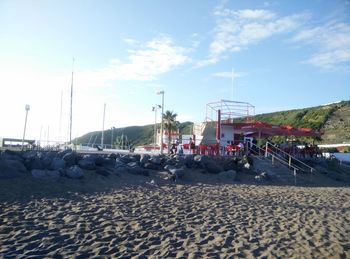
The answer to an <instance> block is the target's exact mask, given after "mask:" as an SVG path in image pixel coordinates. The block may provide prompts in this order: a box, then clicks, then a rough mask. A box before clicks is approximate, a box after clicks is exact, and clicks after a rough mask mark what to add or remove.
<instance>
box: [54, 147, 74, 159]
mask: <svg viewBox="0 0 350 259" xmlns="http://www.w3.org/2000/svg"><path fill="white" fill-rule="evenodd" d="M72 152H73V150H72V149H71V148H68V149H65V150H62V151H59V152H58V153H57V156H58V157H60V158H63V157H64V156H65V155H66V154H69V153H72Z"/></svg>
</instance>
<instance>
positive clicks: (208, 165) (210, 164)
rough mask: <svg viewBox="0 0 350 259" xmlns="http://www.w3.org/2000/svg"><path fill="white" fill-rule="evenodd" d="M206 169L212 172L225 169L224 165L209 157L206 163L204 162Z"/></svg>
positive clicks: (216, 172)
mask: <svg viewBox="0 0 350 259" xmlns="http://www.w3.org/2000/svg"><path fill="white" fill-rule="evenodd" d="M204 169H205V170H206V171H208V172H209V173H212V174H218V173H220V172H222V171H223V168H222V166H220V165H219V164H218V163H217V162H215V161H214V160H211V159H208V161H206V163H205V164H204Z"/></svg>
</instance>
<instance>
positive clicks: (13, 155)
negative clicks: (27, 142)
mask: <svg viewBox="0 0 350 259" xmlns="http://www.w3.org/2000/svg"><path fill="white" fill-rule="evenodd" d="M1 158H2V159H4V160H16V161H20V162H23V160H24V159H23V158H22V157H21V156H20V153H19V152H15V151H12V150H8V149H6V150H5V151H3V152H2V153H1Z"/></svg>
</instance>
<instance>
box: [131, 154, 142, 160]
mask: <svg viewBox="0 0 350 259" xmlns="http://www.w3.org/2000/svg"><path fill="white" fill-rule="evenodd" d="M132 157H133V158H134V159H135V160H136V161H140V160H141V155H139V154H133V155H132Z"/></svg>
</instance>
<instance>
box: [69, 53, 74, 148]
mask: <svg viewBox="0 0 350 259" xmlns="http://www.w3.org/2000/svg"><path fill="white" fill-rule="evenodd" d="M73 76H74V58H73V64H72V82H71V85H70V123H69V143H72V120H73Z"/></svg>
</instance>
